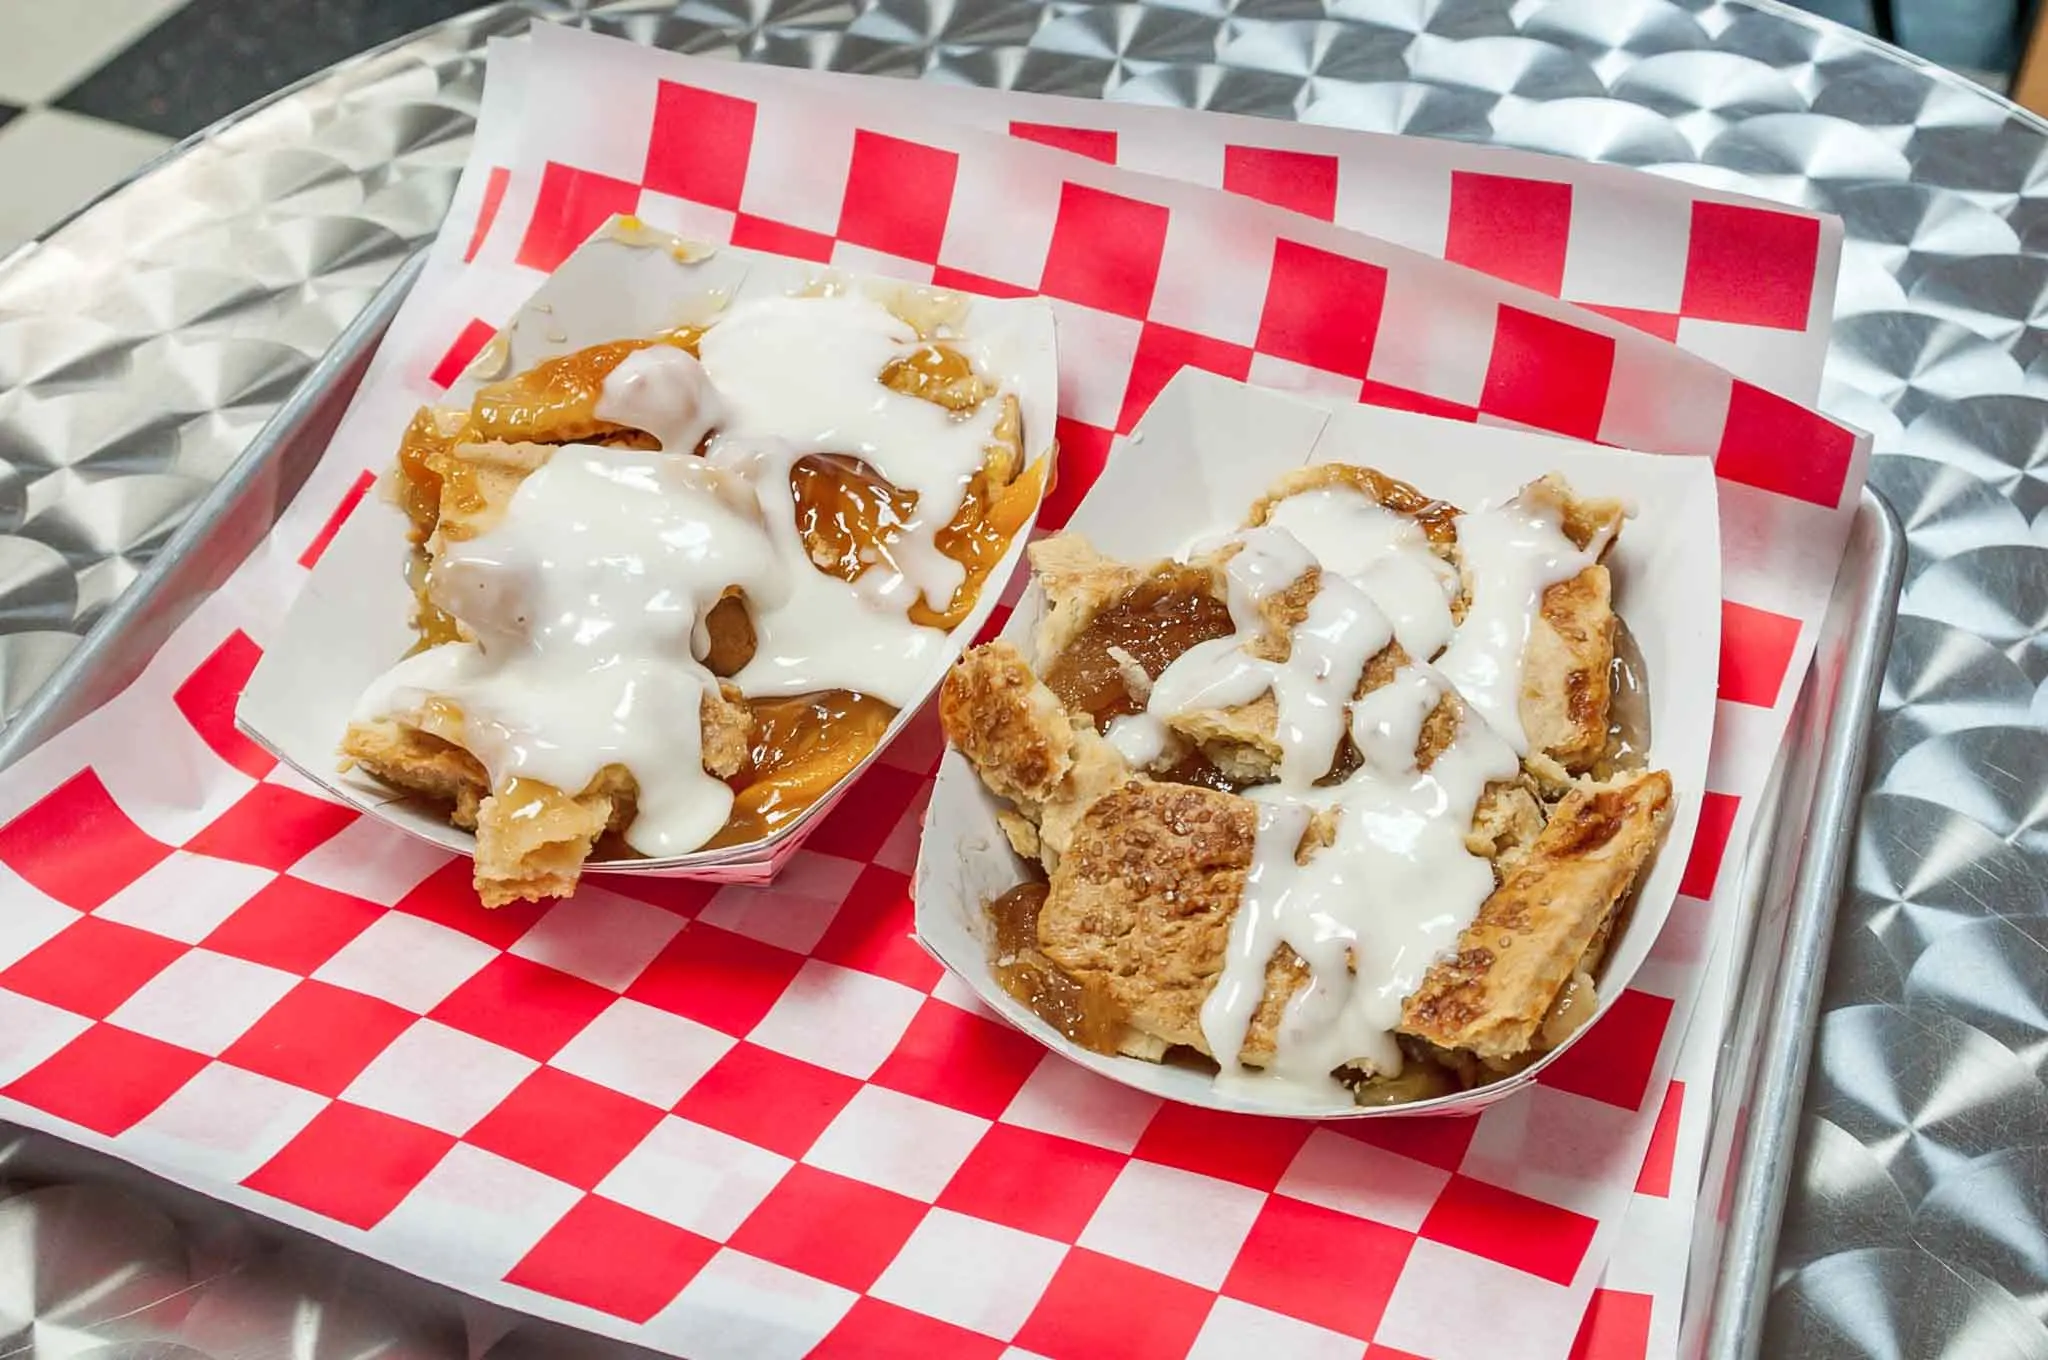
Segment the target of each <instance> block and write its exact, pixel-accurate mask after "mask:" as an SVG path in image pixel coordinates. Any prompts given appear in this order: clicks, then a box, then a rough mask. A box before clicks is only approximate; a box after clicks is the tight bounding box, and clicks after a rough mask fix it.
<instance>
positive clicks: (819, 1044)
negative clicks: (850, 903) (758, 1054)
mask: <svg viewBox="0 0 2048 1360" xmlns="http://www.w3.org/2000/svg"><path fill="white" fill-rule="evenodd" d="M923 1004H924V994H923V993H922V992H916V991H912V990H911V989H910V988H908V987H905V986H904V985H903V984H902V983H900V982H891V981H890V980H889V979H887V978H882V977H876V976H875V975H874V974H872V973H863V972H860V971H858V970H857V969H852V968H841V967H840V966H839V965H838V964H835V963H821V962H819V961H818V960H816V959H809V960H806V961H805V963H804V966H803V967H802V968H801V969H799V970H798V971H797V975H796V976H795V977H793V978H791V979H790V981H789V985H788V986H787V987H785V988H784V989H783V991H782V995H781V996H779V997H777V998H776V1001H775V1005H774V1006H773V1007H771V1008H770V1009H769V1011H768V1014H766V1015H764V1016H762V1017H761V1023H760V1024H758V1025H756V1026H754V1029H753V1032H752V1033H750V1034H749V1035H747V1038H748V1039H750V1040H752V1041H753V1042H754V1043H757V1044H759V1045H761V1046H762V1047H763V1048H772V1049H774V1050H775V1051H776V1052H777V1053H786V1054H788V1055H789V1056H790V1057H792V1058H802V1059H803V1060H804V1061H805V1062H808V1063H815V1064H817V1065H818V1066H819V1067H824V1068H829V1069H831V1070H832V1071H834V1072H844V1073H845V1074H846V1075H848V1076H850V1077H860V1078H861V1079H863V1080H865V1079H866V1078H868V1077H871V1076H873V1075H874V1074H875V1069H876V1068H878V1067H880V1066H881V1065H882V1063H883V1062H884V1061H886V1060H887V1059H888V1057H889V1054H890V1053H891V1052H893V1051H894V1050H895V1048H896V1044H897V1041H898V1040H900V1039H902V1037H903V1031H904V1030H906V1029H908V1028H909V1027H910V1022H911V1019H912V1018H913V1017H914V1016H916V1014H917V1009H918V1007H919V1006H921V1005H923Z"/></svg>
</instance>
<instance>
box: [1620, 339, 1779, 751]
mask: <svg viewBox="0 0 2048 1360" xmlns="http://www.w3.org/2000/svg"><path fill="white" fill-rule="evenodd" d="M1734 388H1735V384H1734V380H1733V379H1731V378H1729V377H1728V376H1727V375H1726V374H1709V373H1705V372H1702V370H1701V365H1700V361H1699V359H1698V358H1697V357H1696V356H1694V355H1691V354H1686V353H1683V352H1681V351H1679V350H1677V349H1675V348H1673V347H1672V346H1669V345H1631V344H1618V345H1616V346H1615V347H1614V370H1613V372H1612V373H1611V374H1610V375H1609V377H1608V380H1607V405H1606V408H1605V409H1604V410H1602V411H1601V413H1600V438H1601V439H1603V440H1605V441H1607V442H1608V443H1611V444H1617V445H1619V446H1620V447H1622V448H1625V449H1656V450H1657V451H1659V452H1660V453H1697V454H1702V455H1706V456H1709V457H1711V456H1712V455H1713V454H1714V453H1715V452H1717V451H1718V449H1719V447H1720V442H1721V427H1722V426H1723V425H1724V424H1726V423H1727V419H1728V401H1729V398H1730V397H1731V396H1732V395H1733V393H1734ZM1773 744H1774V745H1775V743H1773Z"/></svg>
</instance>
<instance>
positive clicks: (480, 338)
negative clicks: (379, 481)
mask: <svg viewBox="0 0 2048 1360" xmlns="http://www.w3.org/2000/svg"><path fill="white" fill-rule="evenodd" d="M497 333H498V328H497V327H495V326H493V325H492V324H491V323H490V322H488V321H477V320H472V321H470V323H469V324H468V325H466V326H464V327H463V328H462V330H461V332H460V333H459V334H458V335H457V336H456V337H455V339H454V340H452V341H450V342H449V345H448V348H447V350H446V351H445V352H443V353H442V355H441V359H440V362H438V363H436V364H435V365H434V371H433V372H432V373H429V374H428V375H427V381H429V382H431V383H433V384H434V386H436V387H442V388H447V387H453V386H454V385H455V380H456V379H457V378H460V377H461V376H462V370H463V369H465V368H468V367H469V362H470V360H472V359H474V358H476V356H477V355H479V354H481V353H483V348H484V346H485V345H488V344H490V343H491V337H492V336H494V335H496V334H497ZM364 475H365V476H368V475H369V474H367V473H366V474H364ZM372 480H374V478H373V479H372ZM356 486H363V481H362V478H360V477H359V478H357V479H356ZM368 489H369V488H368V487H364V490H366V491H367V490H368ZM361 500H362V495H361V494H360V493H359V492H357V491H356V489H355V487H350V488H349V494H348V496H347V497H345V498H344V499H343V500H342V503H341V505H340V507H339V508H337V509H336V510H335V512H334V514H333V515H332V516H331V517H330V518H329V519H328V521H327V527H326V528H324V529H322V530H321V531H320V537H319V538H317V539H315V540H314V541H313V545H312V546H311V547H309V548H307V549H306V555H305V556H304V557H302V558H300V559H299V562H300V564H301V565H303V566H308V567H310V566H312V565H313V563H315V562H317V561H319V560H320V554H322V553H324V552H326V551H327V545H328V544H329V543H332V542H333V541H334V535H335V534H338V533H340V532H341V526H342V525H343V524H344V523H345V522H347V520H348V517H349V512H350V511H352V510H354V509H355V508H356V505H357V503H358V502H360V501H361Z"/></svg>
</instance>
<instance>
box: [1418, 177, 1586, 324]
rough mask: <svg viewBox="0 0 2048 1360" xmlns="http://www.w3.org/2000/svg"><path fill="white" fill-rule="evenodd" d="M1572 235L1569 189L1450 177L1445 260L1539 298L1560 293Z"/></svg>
mask: <svg viewBox="0 0 2048 1360" xmlns="http://www.w3.org/2000/svg"><path fill="white" fill-rule="evenodd" d="M1571 232H1572V186H1571V185H1569V184H1561V183H1558V182H1555V181H1552V180H1542V179H1519V178H1517V177H1515V176H1513V175H1482V174H1478V173H1476V172H1473V171H1470V170H1453V171H1452V172H1451V222H1450V228H1449V230H1448V232H1447V233H1446V234H1445V236H1444V258H1445V259H1447V260H1449V261H1450V262H1451V263H1452V264H1462V265H1464V266H1465V267H1467V268H1468V269H1476V270H1478V271H1479V272H1480V273H1482V274H1491V275H1493V276H1494V277H1495V278H1497V279H1506V280H1507V281H1508V282H1509V283H1519V284H1521V285H1522V286H1523V287H1524V288H1533V289H1535V290H1536V291H1537V292H1539V293H1548V294H1550V295H1551V296H1552V297H1556V296H1557V295H1558V292H1559V290H1561V289H1562V288H1563V287H1564V255H1565V247H1566V246H1567V245H1568V244H1570V241H1571Z"/></svg>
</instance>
